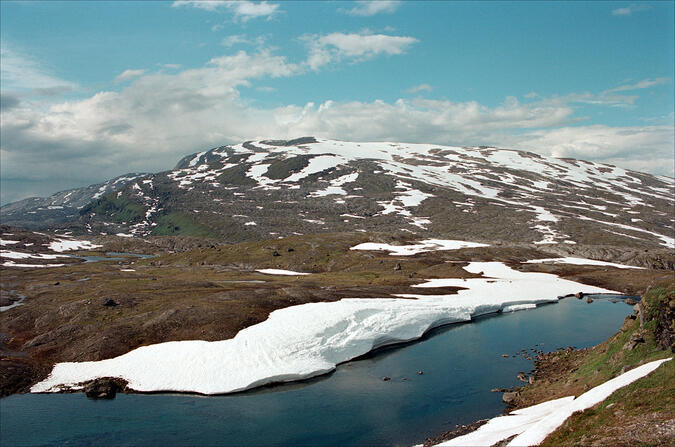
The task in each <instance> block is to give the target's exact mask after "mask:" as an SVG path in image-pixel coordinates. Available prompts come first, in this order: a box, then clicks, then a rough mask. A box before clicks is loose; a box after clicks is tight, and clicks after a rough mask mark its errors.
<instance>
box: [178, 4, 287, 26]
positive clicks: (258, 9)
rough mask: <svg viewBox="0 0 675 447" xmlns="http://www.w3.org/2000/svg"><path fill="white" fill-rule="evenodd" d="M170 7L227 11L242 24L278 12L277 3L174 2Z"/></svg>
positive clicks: (269, 16)
mask: <svg viewBox="0 0 675 447" xmlns="http://www.w3.org/2000/svg"><path fill="white" fill-rule="evenodd" d="M171 6H173V7H174V8H177V7H181V6H191V7H193V8H199V9H203V10H205V11H218V10H229V11H231V12H232V13H233V14H234V18H235V20H241V21H242V22H246V21H247V20H251V19H255V18H259V17H266V18H268V19H269V18H271V17H272V16H274V15H275V14H277V13H279V11H280V10H279V4H278V3H268V2H266V1H262V2H258V3H256V2H252V1H248V0H239V1H217V0H213V1H208V0H176V1H174V2H173V4H172V5H171ZM219 27H220V25H215V26H214V28H216V29H220V28H219Z"/></svg>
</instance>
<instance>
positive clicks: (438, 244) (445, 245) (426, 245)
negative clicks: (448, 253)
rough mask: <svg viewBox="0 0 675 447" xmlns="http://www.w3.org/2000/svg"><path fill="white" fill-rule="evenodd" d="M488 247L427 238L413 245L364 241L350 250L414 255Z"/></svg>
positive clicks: (474, 243)
mask: <svg viewBox="0 0 675 447" xmlns="http://www.w3.org/2000/svg"><path fill="white" fill-rule="evenodd" d="M474 247H488V245H487V244H480V243H478V242H465V241H454V240H443V239H427V240H424V241H421V242H419V243H417V244H412V245H390V244H378V243H375V242H364V243H363V244H359V245H355V246H354V247H351V248H350V250H376V251H389V252H391V253H390V255H391V256H412V255H415V254H417V253H423V252H427V251H436V250H459V249H460V248H474Z"/></svg>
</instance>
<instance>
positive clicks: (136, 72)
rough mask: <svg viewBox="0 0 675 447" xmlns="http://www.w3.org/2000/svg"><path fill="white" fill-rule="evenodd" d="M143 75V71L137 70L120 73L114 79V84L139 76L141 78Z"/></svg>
mask: <svg viewBox="0 0 675 447" xmlns="http://www.w3.org/2000/svg"><path fill="white" fill-rule="evenodd" d="M143 74H145V70H143V69H138V70H131V69H128V70H124V71H123V72H122V73H120V74H118V75H117V76H116V77H115V82H124V81H129V80H131V79H133V78H137V77H139V76H142V75H143Z"/></svg>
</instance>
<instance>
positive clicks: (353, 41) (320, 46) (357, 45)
mask: <svg viewBox="0 0 675 447" xmlns="http://www.w3.org/2000/svg"><path fill="white" fill-rule="evenodd" d="M302 40H304V41H305V42H306V43H307V44H308V46H309V56H308V59H307V64H308V65H309V67H310V68H311V69H313V70H317V69H319V68H320V67H322V66H324V65H326V64H329V63H334V62H338V61H340V60H342V59H344V58H353V59H356V60H365V59H370V58H372V57H374V56H376V55H378V54H388V55H392V54H403V53H405V51H406V50H407V49H408V47H410V45H412V44H414V43H416V42H418V40H417V39H415V38H414V37H409V36H389V35H386V34H367V33H351V34H345V33H331V34H326V35H306V36H303V38H302Z"/></svg>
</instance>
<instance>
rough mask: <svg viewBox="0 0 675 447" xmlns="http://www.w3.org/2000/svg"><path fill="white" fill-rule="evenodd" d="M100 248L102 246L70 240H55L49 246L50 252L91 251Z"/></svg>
mask: <svg viewBox="0 0 675 447" xmlns="http://www.w3.org/2000/svg"><path fill="white" fill-rule="evenodd" d="M100 247H103V245H97V244H93V243H91V242H90V241H78V240H70V239H57V240H55V241H53V242H51V243H50V244H49V249H50V250H52V251H58V252H62V251H69V250H93V249H95V248H100Z"/></svg>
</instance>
